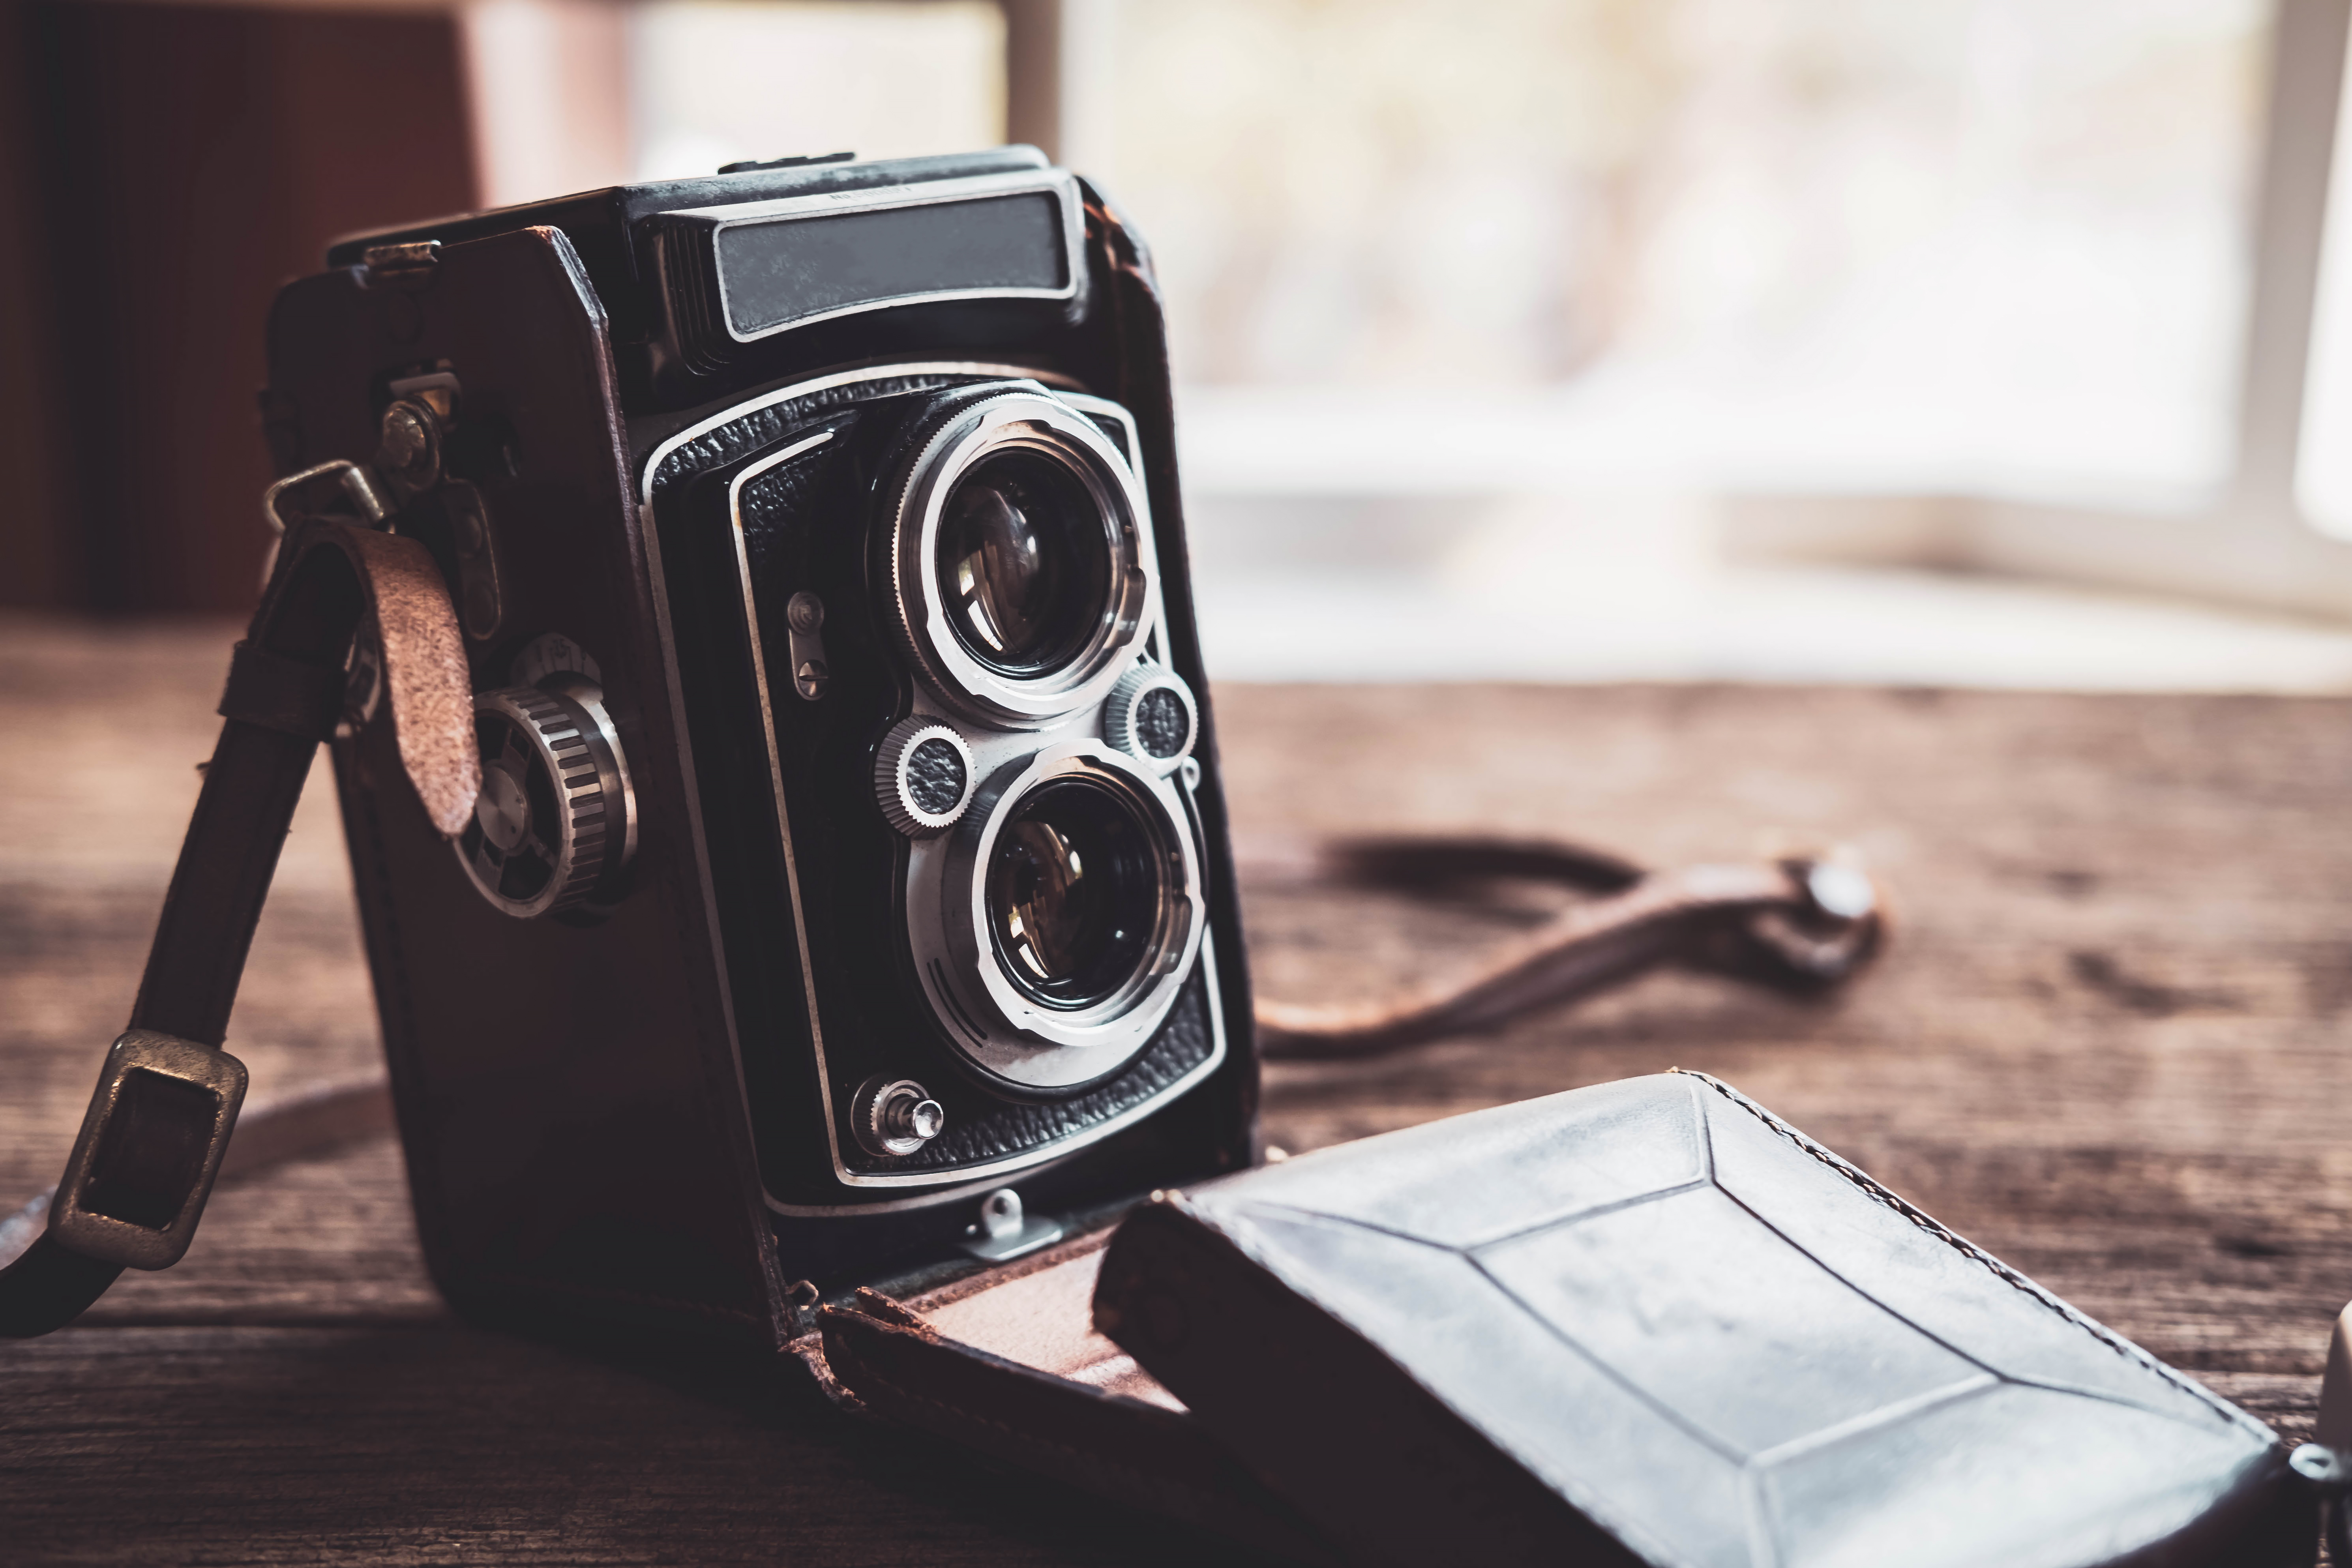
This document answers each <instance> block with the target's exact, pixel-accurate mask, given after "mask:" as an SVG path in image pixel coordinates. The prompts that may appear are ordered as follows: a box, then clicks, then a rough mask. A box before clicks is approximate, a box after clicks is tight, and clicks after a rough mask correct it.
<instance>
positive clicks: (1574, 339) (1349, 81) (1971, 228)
mask: <svg viewBox="0 0 2352 1568" xmlns="http://www.w3.org/2000/svg"><path fill="white" fill-rule="evenodd" d="M2347 6H2352V0H2278V3H2277V4H2264V3H2263V0H1905V3H1904V4H1901V5H1885V4H1876V5H1874V4H1866V3H1864V0H1486V3H1484V4H1481V5H1475V6H1473V5H1459V4H1441V3H1439V0H1002V3H1001V4H1000V3H997V0H920V3H898V0H843V3H824V4H799V3H776V0H740V3H724V4H721V3H711V0H640V3H636V4H612V3H606V0H474V3H467V4H446V3H437V0H435V3H427V0H417V3H414V4H406V3H392V0H385V3H382V4H344V3H335V4H321V3H318V0H310V3H308V4H291V3H289V4H269V5H245V6H220V5H182V4H115V3H107V0H93V3H77V0H47V3H38V4H23V3H19V4H16V5H12V6H11V8H10V9H9V11H8V12H7V23H8V26H7V27H6V30H5V43H0V50H5V57H4V58H0V69H5V72H6V73H7V80H6V82H5V91H0V117H5V123H0V144H4V145H5V159H0V201H5V205H6V210H7V212H8V214H9V218H8V221H7V222H6V223H5V225H0V460H5V463H6V464H7V467H8V471H9V473H10V474H11V475H12V477H13V478H14V479H15V481H16V482H15V483H14V484H13V485H12V487H11V489H10V504H9V507H8V509H7V510H6V511H5V513H0V603H5V604H8V605H16V606H26V607H34V608H39V609H47V610H51V611H65V612H72V611H96V612H107V613H143V614H160V613H174V614H190V613H211V614H224V613H236V612H240V611H242V610H243V609H244V608H246V607H247V605H248V603H249V600H250V597H251V595H252V592H253V584H254V572H255V563H256V561H257V552H258V548H259V525H258V522H257V497H258V495H259V493H260V490H261V488H262V486H263V484H264V483H265V482H266V479H267V477H268V476H267V474H266V472H265V468H264V463H263V457H262V451H261V443H260V440H259V438H258V436H257V430H256V425H257V421H256V416H255V410H254V405H253V394H254V389H255V388H256V386H257V384H258V382H259V379H260V374H261V371H260V367H261V324H262V320H263V313H264V311H265V310H266V307H267V304H268V298H269V295H270V293H271V291H272V289H274V288H275V287H276V285H277V284H278V281H280V280H281V279H284V278H286V277H289V276H291V275H294V274H295V273H298V272H300V271H304V270H310V269H313V268H316V266H317V265H318V262H319V258H320V252H321V249H322V247H323V246H324V245H325V243H326V242H327V240H328V239H329V238H330V237H331V236H333V235H335V234H338V233H341V232H345V231H348V230H350V229H352V228H356V227H360V226H373V225H378V224H383V223H390V222H394V221H399V220H403V219H408V218H415V217H419V216H426V215H428V214H431V213H435V212H438V211H446V210H451V209H457V208H464V207H469V206H475V205H488V204H497V203H505V202H512V201H519V200H527V199H532V198H536V197H541V196H546V195H556V194H559V193H562V192H566V191H571V190H577V189H582V188H586V187H591V186H594V185H599V184H611V183H614V182H617V181H624V180H628V179H631V178H643V177H667V176H674V175H681V174H698V173H707V172H709V171H710V170H713V169H715V168H717V167H718V165H719V164H720V163H725V162H729V161H730V160H734V159H739V158H751V157H772V156H777V155H781V154H785V153H822V152H830V151H835V150H840V149H854V150H855V151H856V152H857V153H859V154H860V155H863V156H890V155H894V154H902V153H923V152H940V151H948V150H953V149H958V148H966V147H972V146H979V145H984V144H989V143H993V142H1001V141H1004V140H1007V139H1012V140H1021V141H1030V142H1037V143H1039V144H1040V145H1043V146H1045V148H1047V150H1048V151H1050V152H1052V153H1055V155H1056V156H1057V157H1059V158H1060V159H1062V160H1063V161H1064V162H1066V163H1069V164H1071V165H1072V166H1074V167H1076V168H1077V169H1079V170H1081V171H1082V172H1084V173H1086V174H1089V175H1090V176H1093V177H1094V178H1096V179H1097V181H1098V182H1099V183H1101V184H1103V185H1104V186H1105V187H1106V188H1108V190H1109V191H1110V192H1111V194H1112V195H1114V197H1115V198H1116V199H1118V201H1119V202H1120V203H1121V204H1122V205H1124V206H1125V207H1126V208H1127V209H1128V211H1129V215H1130V216H1131V217H1133V219H1134V220H1135V221H1136V222H1137V224H1138V225H1139V226H1140V228H1141V229H1142V230H1143V232H1144V233H1145V234H1146V235H1147V236H1148V237H1150V240H1151V241H1152V243H1153V245H1154V247H1155V250H1156V253H1157V257H1158V260H1159V264H1160V272H1161V277H1162V280H1163V282H1164V284H1165V286H1166V288H1167V290H1168V294H1169V300H1170V313H1171V322H1172V325H1173V331H1174V336H1175V353H1176V363H1177V370H1178V374H1179V379H1180V402H1179V415H1180V431H1181V443H1182V454H1181V455H1182V458H1183V462H1184V465H1185V473H1186V480H1187V486H1188V491H1189V496H1190V506H1191V512H1192V528H1193V542H1194V552H1195V564H1196V570H1197V572H1198V574H1199V598H1200V605H1201V607H1202V617H1203V637H1204V641H1205V644H1206V647H1207V652H1208V656H1209V658H1210V661H1211V666H1212V668H1213V669H1214V670H1216V671H1217V672H1218V673H1219V674H1220V675H1221V676H1223V677H1224V678H1227V679H1414V678H1423V679H1456V678H1464V679H1467V678H1482V679H1483V678H1497V677H1500V678H1513V677H1516V678H1525V679H1570V680H1577V679H1803V680H1831V681H1848V680H1851V681H1892V682H1898V683H1919V684H1959V685H1971V684H1973V685H1996V686H2042V687H2057V688H2072V689H2118V688H2147V689H2252V690H2263V689H2271V690H2300V691H2312V690H2347V689H2352V194H2347V195H2346V197H2345V199H2344V200H2342V201H2338V202H2335V203H2333V204H2331V202H2330V199H2329V198H2330V194H2331V187H2332V186H2333V185H2335V184H2347V186H2352V155H2347V157H2345V158H2342V159H2338V158H2336V157H2335V155H2334V154H2335V152H2336V146H2337V142H2338V135H2339V130H2338V128H2339V124H2340V123H2342V122H2343V121H2345V119H2346V117H2343V116H2340V115H2339V113H2338V101H2339V99H2340V97H2341V89H2342V85H2343V79H2344V61H2345V50H2346V16H2347ZM2331 208H2333V209H2334V210H2333V211H2331Z"/></svg>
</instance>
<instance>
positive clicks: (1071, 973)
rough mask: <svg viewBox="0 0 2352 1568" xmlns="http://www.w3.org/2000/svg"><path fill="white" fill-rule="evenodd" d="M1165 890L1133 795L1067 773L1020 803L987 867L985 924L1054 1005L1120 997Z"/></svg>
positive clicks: (1025, 986)
mask: <svg viewBox="0 0 2352 1568" xmlns="http://www.w3.org/2000/svg"><path fill="white" fill-rule="evenodd" d="M1165 898H1166V889H1165V886H1164V883H1163V881H1162V879H1161V875H1160V858H1159V856H1158V855H1157V854H1156V853H1155V852H1154V850H1153V847H1152V842H1151V836H1150V832H1149V830H1148V829H1146V827H1145V826H1144V825H1143V824H1142V823H1141V822H1140V821H1139V820H1137V817H1136V813H1135V808H1134V807H1133V806H1132V805H1129V803H1128V802H1127V800H1126V799H1125V798H1124V797H1123V796H1121V795H1118V794H1116V793H1114V792H1113V791H1111V790H1108V789H1106V788H1104V787H1103V786H1102V785H1100V784H1089V783H1087V782H1086V781H1084V780H1082V779H1065V780H1062V781H1060V782H1058V783H1055V784H1046V785H1045V787H1043V788H1042V789H1039V790H1037V791H1036V792H1034V794H1032V795H1030V796H1029V797H1028V798H1027V799H1026V800H1024V801H1023V802H1021V804H1020V805H1018V806H1017V807H1016V808H1015V809H1014V811H1013V816H1012V817H1011V819H1010V820H1008V821H1007V822H1006V823H1005V824H1004V826H1003V829H1002V830H1001V831H1000V832H999V834H998V836H997V840H996V850H995V853H994V854H993V855H992V856H991V857H990V859H989V866H988V923H989V927H990V935H991V936H992V938H993V940H994V942H995V943H996V951H997V954H998V956H999V957H1000V958H1002V959H1003V963H1004V966H1005V968H1006V969H1007V970H1008V971H1009V972H1010V973H1012V976H1013V983H1014V984H1017V985H1019V986H1020V987H1021V989H1022V990H1024V991H1025V992H1027V993H1028V994H1030V995H1032V996H1034V997H1035V998H1036V999H1037V1000H1038V1001H1040V1002H1043V1003H1045V1004H1046V1005H1048V1006H1054V1007H1073V1008H1074V1007H1087V1006H1092V1005H1095V1004H1096V1003H1098V1002H1102V1001H1105V1000H1107V999H1108V998H1109V997H1111V996H1113V995H1115V994H1117V993H1118V990H1119V988H1120V987H1122V986H1124V985H1125V984H1127V983H1128V982H1129V980H1130V979H1132V978H1134V976H1135V973H1136V971H1137V970H1138V969H1139V968H1140V967H1141V965H1142V963H1143V961H1144V957H1145V954H1146V952H1148V951H1149V949H1150V943H1151V941H1152V939H1153V937H1154V936H1155V935H1156V934H1157V932H1158V931H1159V929H1160V913H1161V908H1160V906H1161V904H1162V903H1163V902H1164V900H1165Z"/></svg>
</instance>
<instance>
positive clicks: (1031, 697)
mask: <svg viewBox="0 0 2352 1568" xmlns="http://www.w3.org/2000/svg"><path fill="white" fill-rule="evenodd" d="M946 401H947V406H946V407H945V408H944V409H942V410H940V411H939V412H937V413H935V414H933V415H932V416H930V421H929V428H922V427H919V428H918V430H917V432H916V433H915V437H914V439H913V441H912V442H911V443H910V446H911V449H912V453H913V456H912V459H911V461H910V462H909V463H908V467H907V468H906V469H905V476H906V477H905V479H904V480H903V481H902V482H901V483H900V484H899V485H898V487H897V488H896V490H895V495H894V498H893V500H894V503H895V504H894V510H893V512H892V514H891V516H890V518H889V521H888V527H887V530H886V531H885V533H886V545H885V548H886V552H887V556H886V561H885V567H886V571H885V580H886V581H887V584H889V593H890V598H891V605H890V606H889V618H890V620H891V623H892V625H893V626H894V628H895V629H896V631H897V632H898V641H899V643H900V644H901V646H902V647H904V648H905V650H906V651H907V652H908V654H909V655H910V656H911V657H912V658H913V660H914V664H915V668H916V669H917V670H918V671H919V674H920V675H921V677H922V679H923V682H924V684H925V685H926V686H927V687H928V688H929V689H930V690H931V692H932V694H933V695H934V696H935V697H937V698H938V699H939V700H940V702H941V703H942V704H944V705H945V706H947V707H948V708H950V709H951V710H955V711H957V712H959V713H961V714H962V715H964V716H965V717H968V718H971V719H974V720H977V721H982V722H984V723H988V724H992V725H995V726H999V727H1007V726H1009V727H1012V728H1015V729H1024V728H1030V727H1034V726H1040V725H1043V724H1045V723H1048V722H1050V721H1053V720H1055V719H1057V718H1060V717H1061V716H1062V715H1064V714H1066V713H1070V712H1074V711H1076V710H1078V709H1081V708H1085V707H1088V706H1090V705H1092V704H1094V703H1097V702H1099V701H1101V700H1102V699H1103V697H1104V696H1105V695H1106V694H1107V693H1108V691H1109V690H1110V688H1111V686H1112V685H1113V684H1114V683H1115V682H1116V681H1117V680H1118V678H1119V675H1120V674H1121V672H1122V671H1123V670H1124V669H1125V668H1127V666H1128V665H1129V663H1130V662H1131V660H1132V658H1133V655H1134V653H1135V651H1136V650H1137V649H1139V648H1140V647H1142V646H1143V643H1144V640H1145V639H1146V638H1147V637H1150V634H1151V629H1152V626H1153V623H1154V619H1155V616H1156V612H1157V606H1158V604H1159V592H1158V589H1159V563H1158V560H1157V556H1156V553H1155V550H1154V546H1153V542H1152V536H1151V517H1150V507H1149V504H1148V503H1147V501H1146V500H1145V498H1144V494H1143V487H1142V486H1141V484H1140V483H1139V481H1138V480H1137V479H1136V477H1135V474H1134V472H1133V470H1132V469H1130V468H1129V467H1128V464H1127V460H1126V458H1123V457H1121V456H1120V455H1119V452H1118V448H1117V447H1113V446H1112V445H1111V444H1110V442H1109V440H1108V438H1107V437H1104V435H1103V433H1102V432H1101V431H1100V430H1099V429H1097V427H1096V426H1095V424H1094V422H1093V421H1092V420H1090V419H1088V418H1087V416H1085V415H1083V414H1081V413H1079V412H1078V411H1077V410H1076V409H1075V408H1072V407H1071V406H1070V405H1067V404H1066V403H1063V402H1062V401H1060V400H1059V399H1058V398H1055V396H1054V395H1052V394H1051V393H1049V392H1047V391H1046V390H1045V388H1044V387H1042V386H1038V385H1035V384H1009V385H1007V386H1005V387H1004V388H1003V389H1002V390H995V391H992V392H991V393H989V394H987V395H980V396H973V395H971V393H970V392H969V390H965V391H964V392H963V394H962V395H961V396H958V395H950V397H949V398H948V399H947V400H946ZM1018 451H1026V452H1031V453H1034V454H1036V455H1038V456H1041V457H1043V458H1047V459H1048V460H1050V461H1053V462H1055V463H1056V464H1058V465H1059V466H1060V467H1061V468H1064V469H1066V471H1067V472H1068V473H1069V474H1070V475H1071V476H1072V477H1073V478H1075V479H1076V480H1077V482H1078V483H1079V484H1080V485H1081V486H1082V487H1083V488H1084V489H1085V490H1086V491H1087V495H1088V497H1089V499H1090V500H1092V501H1093V503H1094V505H1095V508H1096V511H1097V515H1098V517H1099V518H1100V520H1101V521H1102V525H1103V536H1102V537H1103V545H1104V548H1105V549H1106V551H1107V552H1108V556H1109V573H1108V584H1107V589H1108V604H1107V605H1105V606H1104V608H1103V613H1102V616H1101V620H1100V623H1099V624H1098V625H1097V626H1096V627H1095V629H1094V631H1093V633H1092V635H1091V636H1090V637H1088V639H1087V642H1086V644H1085V646H1084V647H1082V649H1081V650H1080V651H1079V652H1078V653H1077V654H1076V655H1075V656H1074V657H1072V658H1068V659H1066V660H1064V661H1063V662H1061V663H1060V664H1058V665H1057V666H1055V668H1051V669H1048V670H1043V671H1039V672H1037V673H1035V674H1029V673H1026V672H1013V671H1008V670H1005V669H1001V668H995V667H993V666H992V665H991V664H989V663H987V662H986V661H984V660H983V659H982V658H979V657H977V656H976V655H974V654H973V653H972V652H971V650H970V649H969V648H967V647H965V646H964V644H963V640H962V638H961V637H959V636H958V635H957V633H956V630H955V627H954V625H953V623H952V621H951V619H950V609H949V605H948V604H947V601H946V599H945V597H944V595H942V594H941V592H940V584H939V574H938V572H937V570H936V567H935V562H936V557H937V553H938V549H939V540H940V528H941V525H942V523H943V521H944V516H945V512H946V510H947V505H948V501H949V499H950V496H951V495H952V494H953V492H954V489H955V487H956V482H957V480H959V479H961V478H962V477H963V476H964V475H965V474H967V473H969V472H970V471H971V469H972V468H975V467H976V466H978V465H979V464H980V463H981V462H982V460H984V459H985V458H991V457H993V456H996V455H998V454H1001V453H1007V452H1018Z"/></svg>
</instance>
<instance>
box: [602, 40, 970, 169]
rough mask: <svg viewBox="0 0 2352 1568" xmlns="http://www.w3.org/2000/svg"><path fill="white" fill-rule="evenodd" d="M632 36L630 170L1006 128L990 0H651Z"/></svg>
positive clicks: (948, 145) (904, 149) (946, 142)
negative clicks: (816, 0) (789, 0)
mask: <svg viewBox="0 0 2352 1568" xmlns="http://www.w3.org/2000/svg"><path fill="white" fill-rule="evenodd" d="M635 35H636V36H635V47H634V49H633V52H632V53H633V62H634V69H635V81H634V83H633V88H634V92H633V98H634V104H633V108H634V111H635V121H636V134H637V177H638V178H639V179H647V180H659V179H681V178H685V177H687V176H689V175H695V174H710V173H712V172H713V171H715V170H716V169H718V168H719V165H720V164H722V163H738V162H742V161H747V160H753V159H764V158H778V157H785V156H790V155H794V154H803V153H838V152H854V153H857V154H858V156H860V157H863V158H891V157H902V156H907V155H910V154H915V153H952V152H961V151H965V150H968V149H971V148H975V147H992V146H994V145H996V144H997V143H998V142H1002V141H1003V140H1004V18H1003V13H1002V12H1001V11H1000V10H999V9H998V8H997V7H996V6H995V5H991V4H988V3H987V0H936V3H926V4H910V5H892V4H883V3H878V0H877V3H866V0H860V3H858V4H837V5H777V4H751V3H746V4H718V5H714V4H703V3H699V0H675V3H671V0H655V3H653V4H650V5H644V6H642V7H640V8H639V9H638V11H637V13H636V16H635Z"/></svg>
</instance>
